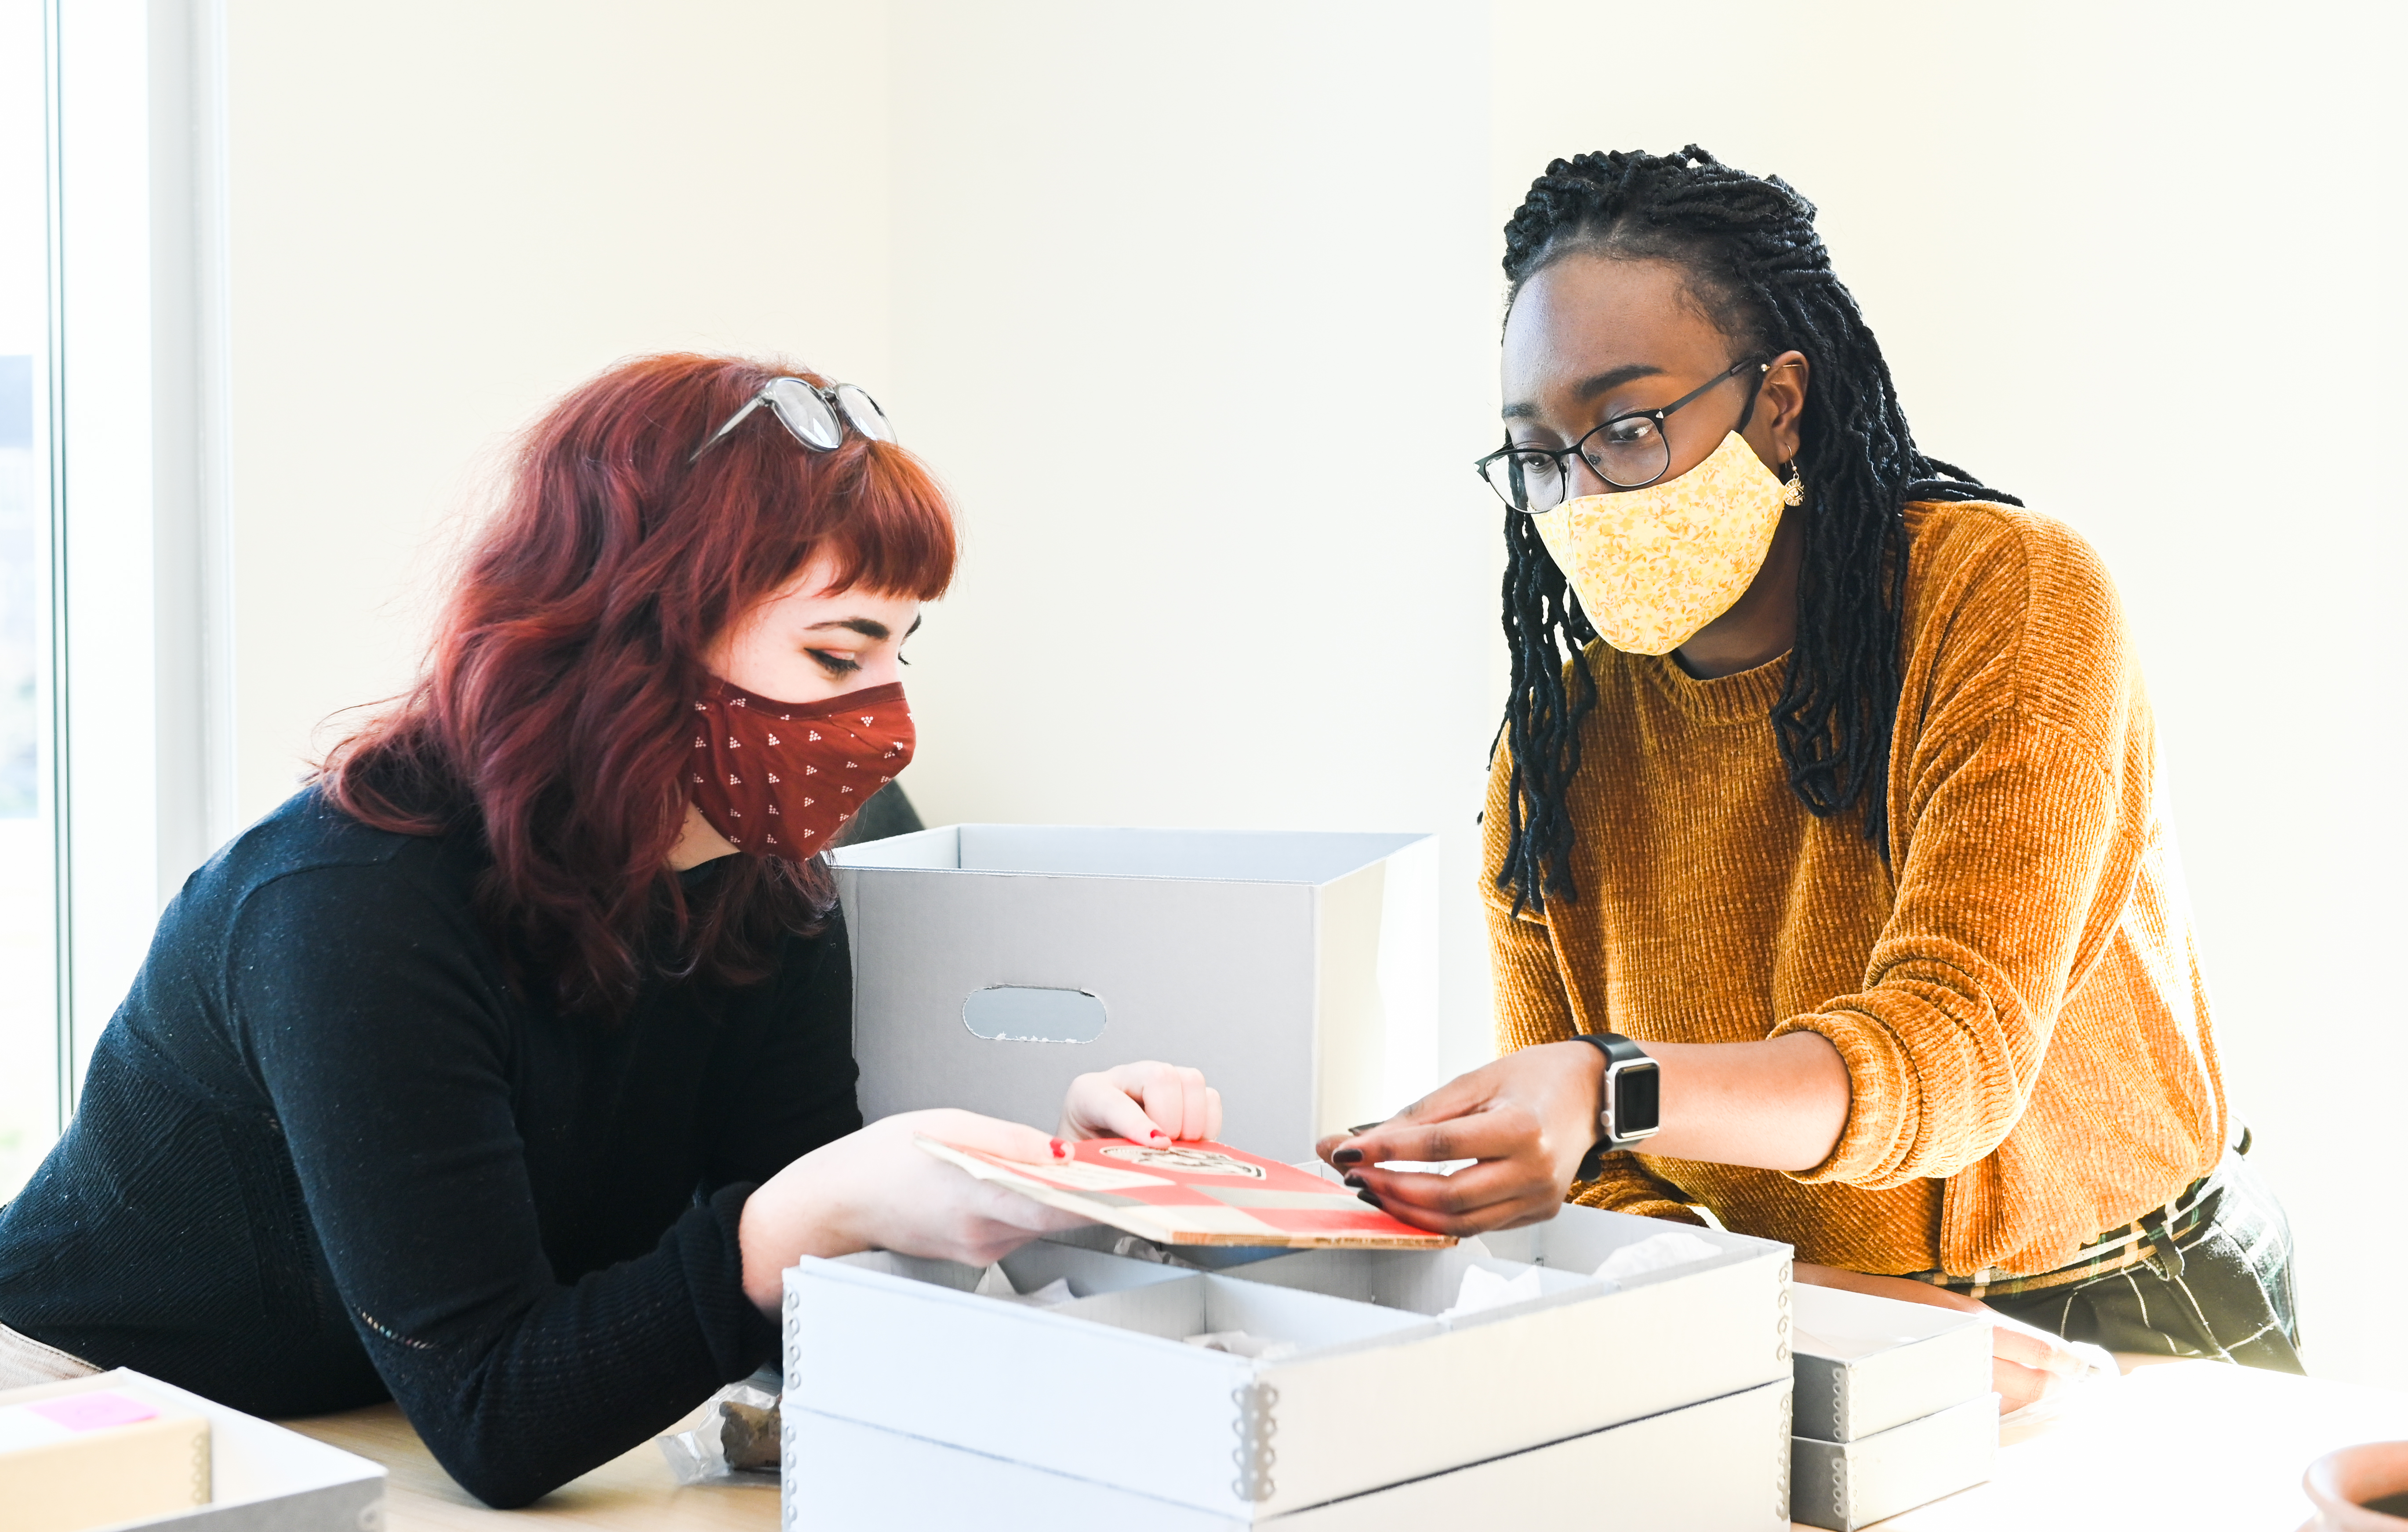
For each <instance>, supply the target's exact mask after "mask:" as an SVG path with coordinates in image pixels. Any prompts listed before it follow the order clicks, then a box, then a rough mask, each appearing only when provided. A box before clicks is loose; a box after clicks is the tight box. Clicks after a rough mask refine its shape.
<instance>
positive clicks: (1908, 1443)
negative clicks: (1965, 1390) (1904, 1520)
mask: <svg viewBox="0 0 2408 1532" xmlns="http://www.w3.org/2000/svg"><path fill="white" fill-rule="evenodd" d="M1998 1450H1999V1396H1997V1395H1995V1394H1988V1393H1985V1394H1984V1395H1983V1396H1981V1397H1980V1398H1978V1399H1969V1400H1967V1401H1966V1402H1964V1403H1963V1404H1959V1405H1956V1406H1953V1407H1951V1408H1949V1409H1946V1410H1940V1411H1938V1412H1937V1413H1935V1414H1929V1415H1926V1416H1924V1417H1923V1418H1922V1419H1921V1420H1913V1421H1909V1422H1907V1423H1906V1424H1905V1425H1893V1426H1891V1427H1890V1428H1889V1429H1888V1430H1886V1431H1876V1432H1874V1433H1873V1434H1872V1435H1871V1436H1869V1437H1858V1438H1857V1439H1856V1440H1854V1441H1816V1440H1814V1439H1812V1438H1810V1437H1798V1438H1795V1439H1792V1440H1791V1442H1790V1460H1789V1514H1790V1515H1791V1516H1792V1517H1794V1518H1795V1519H1797V1520H1799V1521H1801V1522H1804V1523H1805V1524H1806V1525H1809V1526H1828V1527H1830V1528H1832V1532H1856V1528H1857V1527H1860V1526H1867V1525H1871V1524H1872V1523H1874V1522H1878V1521H1882V1520H1884V1519H1885V1518H1887V1517H1891V1516H1895V1515H1897V1514H1899V1512H1900V1511H1913V1510H1914V1508H1915V1507H1916V1506H1919V1505H1928V1504H1929V1503H1930V1502H1931V1501H1934V1500H1937V1499H1939V1498H1940V1497H1941V1496H1943V1495H1954V1494H1956V1493H1957V1491H1958V1490H1960V1489H1971V1487H1972V1486H1973V1485H1975V1484H1978V1483H1981V1482H1984V1481H1985V1480H1986V1479H1988V1478H1989V1477H1990V1469H1991V1463H1992V1460H1993V1459H1994V1458H1995V1457H1996V1456H1997V1455H1998Z"/></svg>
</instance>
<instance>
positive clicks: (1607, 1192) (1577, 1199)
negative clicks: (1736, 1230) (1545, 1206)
mask: <svg viewBox="0 0 2408 1532" xmlns="http://www.w3.org/2000/svg"><path fill="white" fill-rule="evenodd" d="M1564 1200H1565V1201H1566V1202H1570V1203H1571V1204H1573V1205H1574V1206H1577V1207H1582V1208H1602V1209H1604V1210H1606V1211H1607V1212H1612V1213H1628V1214H1630V1215H1631V1216H1632V1217H1633V1218H1660V1219H1662V1220H1663V1221H1664V1222H1665V1223H1667V1224H1696V1225H1697V1226H1698V1227H1699V1228H1704V1227H1705V1226H1706V1221H1705V1220H1704V1219H1702V1218H1700V1217H1699V1216H1698V1210H1697V1209H1695V1208H1692V1207H1690V1206H1689V1205H1688V1204H1687V1203H1685V1202H1675V1201H1673V1200H1672V1199H1670V1197H1646V1198H1642V1199H1641V1200H1639V1201H1637V1202H1622V1201H1617V1200H1615V1197H1614V1193H1613V1188H1611V1187H1608V1186H1604V1185H1600V1184H1599V1183H1598V1182H1596V1181H1584V1182H1582V1183H1580V1184H1578V1185H1576V1186H1574V1187H1573V1188H1572V1193H1571V1196H1568V1197H1566V1198H1564Z"/></svg>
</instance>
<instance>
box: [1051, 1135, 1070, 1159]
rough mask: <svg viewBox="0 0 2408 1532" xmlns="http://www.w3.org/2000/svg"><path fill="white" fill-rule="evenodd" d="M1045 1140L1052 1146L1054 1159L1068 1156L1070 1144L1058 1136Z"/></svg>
mask: <svg viewBox="0 0 2408 1532" xmlns="http://www.w3.org/2000/svg"><path fill="white" fill-rule="evenodd" d="M1045 1141H1046V1142H1047V1143H1049V1144H1051V1145H1053V1146H1054V1158H1055V1159H1057V1160H1067V1159H1068V1158H1069V1157H1070V1146H1069V1145H1068V1144H1066V1143H1064V1142H1063V1141H1062V1140H1061V1139H1059V1138H1048V1139H1046V1140H1045Z"/></svg>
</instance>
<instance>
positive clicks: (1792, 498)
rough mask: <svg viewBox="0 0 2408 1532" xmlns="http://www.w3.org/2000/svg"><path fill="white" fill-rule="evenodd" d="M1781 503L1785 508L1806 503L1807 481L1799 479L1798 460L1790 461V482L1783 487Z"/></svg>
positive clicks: (1792, 459)
mask: <svg viewBox="0 0 2408 1532" xmlns="http://www.w3.org/2000/svg"><path fill="white" fill-rule="evenodd" d="M1781 503H1782V504H1783V505H1785V506H1802V505H1804V504H1805V503H1806V480H1803V479H1801V478H1799V474H1798V460H1797V459H1796V458H1794V457H1793V458H1791V459H1790V460H1789V481H1788V482H1787V483H1785V484H1784V485H1782V486H1781Z"/></svg>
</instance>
